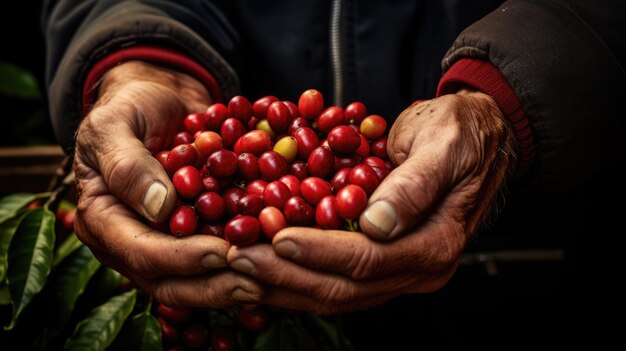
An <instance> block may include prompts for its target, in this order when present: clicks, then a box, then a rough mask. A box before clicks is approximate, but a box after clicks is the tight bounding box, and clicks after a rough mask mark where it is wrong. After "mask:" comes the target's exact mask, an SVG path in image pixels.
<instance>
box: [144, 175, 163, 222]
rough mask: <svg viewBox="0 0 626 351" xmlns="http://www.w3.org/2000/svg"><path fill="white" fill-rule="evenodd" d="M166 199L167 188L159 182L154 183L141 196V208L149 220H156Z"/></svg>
mask: <svg viewBox="0 0 626 351" xmlns="http://www.w3.org/2000/svg"><path fill="white" fill-rule="evenodd" d="M166 197H167V188H166V187H165V185H163V183H161V182H154V183H152V184H151V185H150V187H148V190H146V193H145V194H144V196H143V207H144V208H145V210H146V213H148V216H150V217H151V218H150V219H151V220H156V218H157V217H158V216H159V213H160V212H161V207H163V203H164V202H165V198H166Z"/></svg>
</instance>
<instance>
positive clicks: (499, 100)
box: [437, 58, 535, 177]
mask: <svg viewBox="0 0 626 351" xmlns="http://www.w3.org/2000/svg"><path fill="white" fill-rule="evenodd" d="M464 85H465V86H470V87H472V88H474V89H477V90H480V91H482V92H483V93H485V94H488V95H490V96H491V97H492V98H493V99H494V100H495V102H496V104H497V105H498V107H499V108H500V110H501V111H502V113H503V114H504V116H505V117H506V118H507V120H508V121H509V124H510V125H511V128H512V129H513V132H514V133H515V136H516V140H517V148H518V153H519V159H518V164H517V168H516V177H521V176H523V175H524V174H526V172H528V170H529V168H530V165H531V163H532V161H533V158H534V155H535V145H534V143H533V134H532V130H531V128H530V124H529V123H528V119H527V118H526V114H525V113H524V110H523V109H522V105H521V103H520V101H519V99H518V98H517V95H516V94H515V91H513V88H511V86H510V85H509V83H508V82H507V81H506V79H505V78H504V76H503V75H502V74H501V73H500V71H499V70H498V69H497V68H496V67H495V66H494V65H492V64H491V63H489V62H487V61H481V60H475V59H467V58H466V59H460V60H459V61H457V62H455V63H454V64H453V65H452V66H451V67H450V69H448V71H446V73H445V74H444V75H443V77H442V78H441V80H440V81H439V87H438V88H437V96H441V95H445V94H452V93H455V92H456V91H457V90H458V89H459V88H460V87H462V86H464Z"/></svg>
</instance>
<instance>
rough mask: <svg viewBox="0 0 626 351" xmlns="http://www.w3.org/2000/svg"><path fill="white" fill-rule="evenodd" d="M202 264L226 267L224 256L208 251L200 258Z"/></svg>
mask: <svg viewBox="0 0 626 351" xmlns="http://www.w3.org/2000/svg"><path fill="white" fill-rule="evenodd" d="M202 266H203V267H205V268H221V267H226V258H224V257H222V256H219V255H216V254H214V253H210V254H208V255H206V256H204V258H202Z"/></svg>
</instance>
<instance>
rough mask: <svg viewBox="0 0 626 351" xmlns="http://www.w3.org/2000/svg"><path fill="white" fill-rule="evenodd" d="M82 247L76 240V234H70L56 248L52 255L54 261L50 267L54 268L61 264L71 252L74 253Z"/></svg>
mask: <svg viewBox="0 0 626 351" xmlns="http://www.w3.org/2000/svg"><path fill="white" fill-rule="evenodd" d="M81 246H83V243H82V242H81V241H80V240H78V237H76V234H74V233H72V234H70V235H69V236H68V237H67V238H66V239H65V240H64V241H63V242H62V243H61V245H59V247H58V248H57V250H56V252H55V253H54V260H53V261H52V267H56V266H58V265H59V263H61V262H63V260H64V259H65V258H66V257H67V256H69V255H71V254H72V252H74V251H76V249H78V248H79V247H81Z"/></svg>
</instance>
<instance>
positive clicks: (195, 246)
mask: <svg viewBox="0 0 626 351" xmlns="http://www.w3.org/2000/svg"><path fill="white" fill-rule="evenodd" d="M210 102H211V100H210V96H209V94H208V92H207V90H206V89H205V88H204V87H203V86H202V84H200V83H199V82H198V81H197V80H195V79H193V78H191V77H190V76H187V75H185V74H182V73H179V72H175V71H171V70H168V69H165V68H162V67H157V66H153V65H150V64H147V63H143V62H127V63H124V64H121V65H119V66H117V67H115V68H113V69H111V70H110V71H109V72H107V73H106V74H105V76H104V78H103V80H102V82H101V84H100V86H99V91H98V100H97V102H96V104H95V106H94V108H93V109H92V110H91V112H89V114H88V115H87V116H86V117H85V119H84V120H83V121H82V123H81V125H80V127H79V129H78V132H77V134H76V149H75V163H74V167H75V173H76V178H77V181H78V193H79V199H78V211H77V217H76V234H77V235H78V237H79V238H80V240H81V241H83V242H84V243H85V244H86V245H88V246H89V248H90V249H91V250H92V252H93V253H94V254H95V255H96V256H97V257H98V259H99V260H101V261H102V262H103V263H105V264H107V265H109V266H110V267H112V268H114V269H116V270H118V271H119V272H121V273H122V274H124V275H125V276H127V277H128V278H129V279H131V280H132V281H134V282H135V283H136V284H137V285H138V286H139V287H140V288H141V289H143V290H145V291H146V292H147V293H149V294H151V295H153V296H154V297H155V298H156V299H157V300H159V301H160V302H162V303H164V304H167V305H188V306H210V307H224V306H229V305H232V304H235V303H238V302H242V301H243V302H251V301H257V300H259V299H260V297H261V296H262V294H263V291H262V288H261V287H260V286H259V285H258V284H257V283H255V282H254V281H253V280H252V279H250V278H249V277H246V276H245V275H242V274H238V273H236V272H233V271H232V270H230V269H222V268H223V267H226V259H225V257H226V254H227V252H228V249H229V247H230V245H229V244H228V243H227V242H225V241H224V240H221V239H219V238H216V237H212V236H209V235H191V236H187V237H184V238H177V237H174V236H171V235H167V234H165V233H162V232H159V231H157V230H155V229H152V228H151V226H150V225H147V224H146V222H163V221H166V220H167V218H168V217H169V215H170V213H171V212H172V210H173V207H174V206H175V202H176V192H175V190H174V187H173V185H172V183H171V182H170V180H169V178H168V176H167V174H166V172H165V170H164V169H163V167H162V166H161V165H160V164H159V162H158V161H157V160H156V159H155V158H154V157H153V156H152V154H153V153H155V152H157V151H159V150H162V149H165V148H166V147H167V145H168V144H169V142H170V141H171V138H172V137H173V134H174V132H175V131H176V130H177V129H178V123H180V117H181V116H184V115H185V114H187V113H191V112H198V111H204V110H206V108H207V106H208V104H209V103H210Z"/></svg>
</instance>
